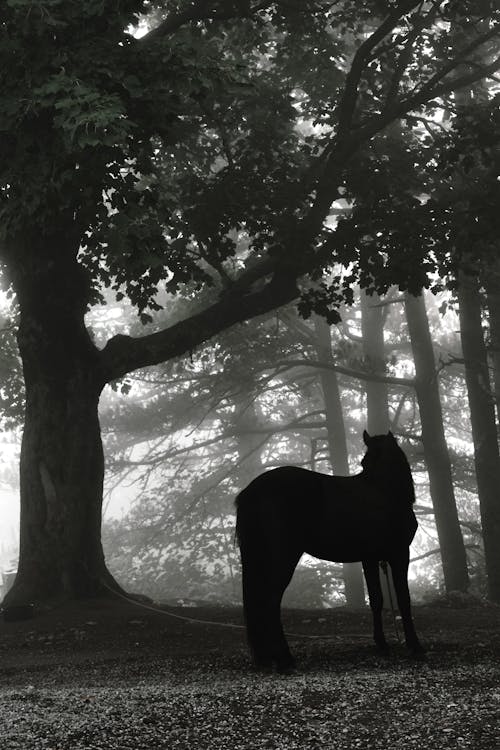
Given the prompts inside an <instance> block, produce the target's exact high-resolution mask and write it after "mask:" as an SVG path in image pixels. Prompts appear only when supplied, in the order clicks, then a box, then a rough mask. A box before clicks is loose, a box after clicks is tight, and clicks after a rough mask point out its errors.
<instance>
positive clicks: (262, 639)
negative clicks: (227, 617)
mask: <svg viewBox="0 0 500 750" xmlns="http://www.w3.org/2000/svg"><path fill="white" fill-rule="evenodd" d="M262 573H263V571H262V569H261V568H260V566H255V565H253V564H252V562H251V560H247V559H246V558H245V554H244V552H243V550H242V583H243V612H244V615H245V624H246V629H247V640H248V647H249V649H250V654H251V658H252V662H253V664H254V666H255V667H256V668H257V669H262V670H270V669H271V668H272V664H273V659H272V653H271V646H270V643H269V639H268V627H269V625H268V622H267V621H268V617H269V615H268V614H267V613H268V610H269V608H270V601H269V592H268V591H267V587H266V586H265V585H264V582H263V581H264V577H263V575H262Z"/></svg>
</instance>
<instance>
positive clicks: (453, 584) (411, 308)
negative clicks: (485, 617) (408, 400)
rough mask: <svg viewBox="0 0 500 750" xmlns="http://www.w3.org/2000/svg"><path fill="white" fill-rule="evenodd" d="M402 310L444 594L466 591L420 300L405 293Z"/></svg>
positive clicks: (462, 548) (462, 549)
mask: <svg viewBox="0 0 500 750" xmlns="http://www.w3.org/2000/svg"><path fill="white" fill-rule="evenodd" d="M405 311H406V320H407V322H408V329H409V332H410V339H411V345H412V350H413V360H414V362H415V375H416V382H415V387H416V392H417V399H418V406H419V412H420V423H421V426H422V441H423V446H424V455H425V463H426V466H427V471H428V474H429V482H430V493H431V498H432V504H433V507H434V516H435V519H436V528H437V533H438V538H439V546H440V549H441V560H442V565H443V573H444V584H445V588H446V590H447V591H467V588H468V585H469V575H468V572H467V556H466V553H465V546H464V541H463V537H462V532H461V529H460V524H459V521H458V513H457V506H456V502H455V493H454V489H453V478H452V474H451V464H450V457H449V454H448V446H447V444H446V437H445V434H444V427H443V414H442V409H441V400H440V397H439V384H438V380H437V375H436V366H435V360H434V351H433V347H432V340H431V335H430V331H429V321H428V319H427V311H426V309H425V300H424V297H423V296H420V297H413V296H412V295H410V294H406V296H405Z"/></svg>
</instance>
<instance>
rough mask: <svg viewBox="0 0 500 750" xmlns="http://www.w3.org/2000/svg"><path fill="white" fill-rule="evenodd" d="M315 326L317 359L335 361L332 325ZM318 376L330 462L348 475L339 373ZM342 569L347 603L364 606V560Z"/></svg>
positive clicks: (335, 469) (320, 322) (319, 321)
mask: <svg viewBox="0 0 500 750" xmlns="http://www.w3.org/2000/svg"><path fill="white" fill-rule="evenodd" d="M314 329H315V334H316V341H317V343H316V351H317V353H318V358H319V359H320V360H321V361H322V362H331V363H332V364H333V357H332V345H331V334H330V326H329V325H328V324H327V323H326V322H325V321H324V320H323V319H322V318H318V317H316V318H315V321H314ZM319 377H320V383H321V390H322V392H323V400H324V404H325V416H326V429H327V437H328V452H329V457H330V464H331V467H332V471H333V473H334V474H340V475H344V476H347V475H348V474H349V453H348V450H347V441H346V434H345V422H344V414H343V412H342V402H341V398H340V388H339V383H338V379H337V373H336V372H335V370H333V369H332V370H326V369H321V370H320V371H319ZM342 571H343V574H344V593H345V598H346V604H347V606H348V607H356V608H357V607H364V606H365V605H366V602H365V589H364V583H363V570H362V567H361V563H343V565H342Z"/></svg>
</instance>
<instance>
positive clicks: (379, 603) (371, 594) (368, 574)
mask: <svg viewBox="0 0 500 750" xmlns="http://www.w3.org/2000/svg"><path fill="white" fill-rule="evenodd" d="M362 565H363V573H364V575H365V581H366V588H367V589H368V599H369V600H370V608H371V611H372V617H373V640H374V641H375V643H376V645H377V647H378V648H379V649H381V650H382V651H387V650H388V648H389V646H388V643H387V641H386V640H385V635H384V626H383V624H382V607H383V604H384V597H383V595H382V586H381V585H380V575H379V563H378V560H363V561H362Z"/></svg>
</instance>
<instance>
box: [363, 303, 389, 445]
mask: <svg viewBox="0 0 500 750" xmlns="http://www.w3.org/2000/svg"><path fill="white" fill-rule="evenodd" d="M379 303H380V297H379V296H378V295H377V294H373V295H372V296H371V297H369V296H368V295H367V294H366V292H364V291H363V290H361V316H362V317H361V327H362V333H363V355H364V358H365V362H366V365H367V367H368V369H369V370H370V371H372V372H373V373H376V374H377V375H385V351H384V310H383V307H382V306H381V305H380V304H379ZM388 403H389V397H388V391H387V384H386V383H380V382H376V381H370V380H367V381H366V414H367V426H366V429H367V431H368V433H369V434H370V435H380V434H382V433H386V432H387V431H388V430H389V427H390V424H389V406H388Z"/></svg>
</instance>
